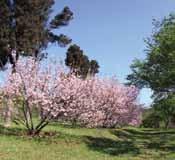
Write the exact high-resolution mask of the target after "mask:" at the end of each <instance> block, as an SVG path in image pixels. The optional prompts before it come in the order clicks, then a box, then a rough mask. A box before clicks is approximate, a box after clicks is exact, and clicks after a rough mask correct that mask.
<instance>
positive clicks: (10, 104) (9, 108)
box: [4, 100, 13, 127]
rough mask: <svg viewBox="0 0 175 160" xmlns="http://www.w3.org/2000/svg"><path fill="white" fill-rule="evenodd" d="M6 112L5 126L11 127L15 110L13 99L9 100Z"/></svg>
mask: <svg viewBox="0 0 175 160" xmlns="http://www.w3.org/2000/svg"><path fill="white" fill-rule="evenodd" d="M5 107H6V108H5V114H4V126H5V127H10V126H11V122H12V110H13V102H12V100H9V101H7V103H6V106H5Z"/></svg>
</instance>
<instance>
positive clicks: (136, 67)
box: [127, 14, 175, 100]
mask: <svg viewBox="0 0 175 160" xmlns="http://www.w3.org/2000/svg"><path fill="white" fill-rule="evenodd" d="M145 42H146V45H147V49H146V58H145V59H144V60H138V59H136V60H134V62H133V64H132V65H131V70H132V73H131V74H130V75H128V76H127V80H128V82H129V84H134V85H136V86H138V87H139V88H144V87H147V88H151V89H152V90H153V91H154V94H153V97H154V98H155V99H156V100H158V99H162V98H164V97H166V96H167V95H169V94H174V93H175V15H173V14H171V15H170V16H168V17H167V18H164V19H163V20H162V21H161V22H159V21H154V30H153V34H152V36H151V38H149V39H147V40H146V41H145Z"/></svg>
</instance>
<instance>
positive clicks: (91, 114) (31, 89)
mask: <svg viewBox="0 0 175 160" xmlns="http://www.w3.org/2000/svg"><path fill="white" fill-rule="evenodd" d="M1 91H2V93H3V97H4V98H6V99H8V100H12V101H13V103H14V104H15V106H17V108H20V110H21V111H22V112H20V111H19V112H18V114H17V118H16V120H18V121H19V122H20V123H22V124H23V125H24V126H25V127H26V128H27V129H28V132H29V134H38V133H39V132H40V131H41V129H42V128H43V127H45V126H46V125H47V124H48V123H49V122H50V120H52V119H55V118H58V119H59V118H61V119H63V118H64V119H68V120H74V119H76V120H77V121H79V122H80V123H82V124H85V125H86V126H89V127H96V126H104V127H114V126H116V125H128V124H130V125H138V124H139V123H140V118H141V110H140V106H139V105H138V103H137V95H138V90H137V89H136V88H135V87H134V86H130V87H125V86H124V85H122V84H119V83H118V82H117V81H116V80H115V79H100V78H97V77H94V78H90V79H86V80H82V79H80V78H78V77H76V76H74V75H73V74H66V73H65V72H64V70H63V69H61V68H60V67H59V66H54V68H53V67H52V66H47V67H45V68H43V67H42V66H41V65H40V64H39V63H38V62H36V61H35V60H33V59H28V60H25V61H22V60H21V61H19V62H18V63H17V66H16V72H15V73H11V72H10V73H9V75H8V77H7V82H5V84H4V86H2V88H1ZM33 110H38V112H39V113H40V114H41V120H40V122H39V124H37V125H36V126H35V125H34V122H33V116H32V113H33V112H32V111H33Z"/></svg>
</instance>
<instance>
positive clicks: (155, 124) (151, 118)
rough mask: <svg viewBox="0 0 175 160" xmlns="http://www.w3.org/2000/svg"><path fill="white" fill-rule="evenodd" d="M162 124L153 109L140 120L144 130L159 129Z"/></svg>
mask: <svg viewBox="0 0 175 160" xmlns="http://www.w3.org/2000/svg"><path fill="white" fill-rule="evenodd" d="M161 122H162V117H161V116H160V115H159V113H158V112H156V111H155V110H154V109H152V110H151V111H149V113H147V115H146V116H145V117H144V118H143V120H142V124H141V126H142V127H145V128H160V127H161Z"/></svg>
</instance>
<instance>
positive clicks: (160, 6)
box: [0, 0, 175, 104]
mask: <svg viewBox="0 0 175 160" xmlns="http://www.w3.org/2000/svg"><path fill="white" fill-rule="evenodd" d="M55 2H56V4H55V6H54V8H53V10H54V12H53V14H52V16H53V15H54V14H56V13H58V12H59V11H61V10H62V9H63V7H64V6H69V7H70V8H71V10H72V11H73V12H74V20H73V21H72V22H71V23H70V25H69V26H67V27H63V28H61V29H59V30H58V31H56V32H57V33H64V34H66V35H68V36H70V37H71V38H72V39H73V43H76V44H78V45H79V46H80V47H81V48H82V49H83V50H84V51H85V53H86V54H87V55H88V56H89V57H90V58H91V59H96V60H97V61H98V62H99V64H100V75H104V76H110V75H116V76H117V77H118V79H119V80H120V82H124V81H125V78H126V75H127V74H129V73H130V68H129V66H130V64H131V63H132V60H133V59H134V58H144V57H145V53H144V49H145V44H144V41H143V39H144V38H146V37H149V36H150V34H151V32H152V19H153V18H155V19H161V18H163V17H164V16H166V15H168V14H169V13H170V12H172V11H175V0H55ZM48 52H49V53H50V54H51V55H52V56H53V57H58V58H61V59H63V60H64V57H65V52H66V48H59V47H56V46H52V47H50V48H49V49H48ZM0 78H2V74H1V77H0ZM150 95H151V92H150V91H149V90H144V91H142V92H141V95H140V101H141V102H142V103H145V104H150V102H151V99H150Z"/></svg>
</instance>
